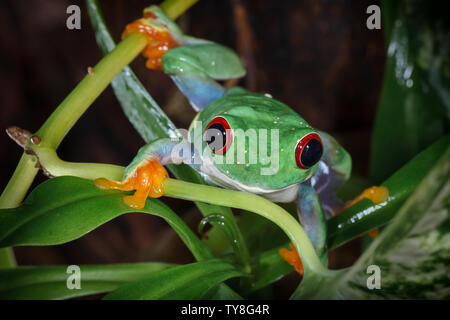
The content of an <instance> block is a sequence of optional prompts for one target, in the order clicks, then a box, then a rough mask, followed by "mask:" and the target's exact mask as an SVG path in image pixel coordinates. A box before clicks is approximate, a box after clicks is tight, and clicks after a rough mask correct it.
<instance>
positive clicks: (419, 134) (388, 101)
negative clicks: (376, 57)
mask: <svg viewBox="0 0 450 320" xmlns="http://www.w3.org/2000/svg"><path fill="white" fill-rule="evenodd" d="M382 12H383V17H384V18H385V19H384V28H383V29H384V30H385V31H386V38H387V40H388V43H387V55H388V58H387V62H386V71H385V78H384V83H383V89H382V93H381V99H380V102H379V106H378V111H377V116H376V120H375V127H374V133H373V137H372V150H371V160H370V177H371V179H372V182H373V183H376V184H377V183H380V182H381V181H383V180H385V179H386V178H387V177H389V176H390V175H391V174H393V173H394V172H395V171H396V170H397V169H398V168H400V167H401V166H403V165H404V164H405V163H406V162H407V161H408V160H410V159H411V158H412V157H414V156H415V155H416V154H418V153H419V152H420V151H422V150H423V149H425V148H426V147H427V146H429V145H430V144H431V143H433V142H434V141H436V140H437V139H439V138H440V137H441V136H442V135H444V134H445V133H448V132H449V127H450V46H449V43H450V40H449V39H450V24H449V23H448V8H447V7H446V3H445V1H443V2H436V1H425V0H401V1H384V2H383V10H382Z"/></svg>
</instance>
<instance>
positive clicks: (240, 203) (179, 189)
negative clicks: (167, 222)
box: [27, 142, 333, 275]
mask: <svg viewBox="0 0 450 320" xmlns="http://www.w3.org/2000/svg"><path fill="white" fill-rule="evenodd" d="M27 147H28V148H30V149H31V150H32V151H33V152H34V153H35V154H36V156H37V157H38V159H39V162H40V164H41V166H42V167H43V168H44V169H45V170H46V171H47V172H48V173H50V174H51V175H52V176H63V175H72V176H77V177H82V178H85V179H92V180H94V179H96V178H100V177H104V178H107V179H112V180H117V179H120V177H122V174H123V170H124V168H123V167H120V166H115V165H108V164H98V163H73V162H66V161H63V160H61V159H59V158H58V156H57V154H56V152H55V151H54V150H53V149H51V148H48V147H45V146H41V145H39V146H36V145H33V144H32V143H31V142H28V144H27ZM164 195H166V196H168V197H173V198H178V199H185V200H191V201H201V202H205V203H212V204H215V205H219V206H227V207H233V208H237V209H243V210H247V211H251V212H254V213H256V214H259V215H261V216H263V217H265V218H267V219H269V220H271V221H272V222H274V223H275V224H277V225H278V226H279V227H280V228H281V229H282V230H283V231H284V232H285V233H286V235H287V236H288V237H289V239H290V240H291V241H292V242H293V243H294V245H295V246H296V248H297V250H298V252H299V254H300V257H301V258H302V262H303V267H304V269H305V274H307V273H309V272H311V273H314V274H316V275H317V274H319V275H330V274H331V273H333V272H332V271H330V270H328V269H327V268H325V267H324V266H323V265H322V263H321V262H320V260H319V257H318V256H317V254H316V252H315V250H314V247H313V245H312V244H311V241H310V240H309V238H308V235H307V234H306V232H305V231H304V230H303V228H302V227H301V225H300V224H299V223H298V221H297V220H295V218H294V217H292V216H291V215H290V214H289V213H288V212H287V211H285V210H284V209H282V208H281V207H279V206H277V205H276V204H274V203H272V202H271V201H269V200H267V199H264V198H262V197H260V196H257V195H255V194H249V193H244V192H239V191H233V190H224V189H221V188H216V187H211V186H206V185H201V184H195V183H189V182H185V181H181V180H174V179H166V180H165V182H164Z"/></svg>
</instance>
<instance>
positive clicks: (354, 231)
mask: <svg viewBox="0 0 450 320" xmlns="http://www.w3.org/2000/svg"><path fill="white" fill-rule="evenodd" d="M449 145H450V134H447V135H446V136H444V137H442V138H441V139H440V140H439V141H437V142H436V143H434V144H433V145H431V146H430V147H429V148H427V149H426V150H424V151H422V152H421V153H420V154H419V155H417V156H416V157H414V159H412V160H411V161H409V162H408V163H407V164H406V165H405V166H403V167H402V168H401V169H400V170H398V171H397V172H396V173H395V174H393V175H392V176H391V177H390V178H389V179H387V180H386V181H385V182H384V183H383V184H382V185H383V186H386V187H387V188H388V189H389V199H388V201H386V202H385V203H383V204H378V205H374V204H373V203H372V202H371V201H370V200H362V201H360V202H358V203H356V204H355V205H353V206H351V207H350V208H348V209H346V210H345V211H343V212H341V213H340V214H338V215H337V216H335V217H333V218H331V219H329V220H328V222H327V223H328V247H329V248H330V249H333V248H336V247H338V246H340V245H342V244H344V243H346V242H348V241H350V240H352V239H354V238H356V237H358V236H360V235H362V234H364V233H366V232H368V231H369V230H372V229H373V228H376V227H380V226H382V225H384V224H386V223H387V222H389V221H390V220H391V219H392V217H393V216H394V215H395V214H396V212H397V211H398V210H399V209H400V207H401V206H402V204H403V203H404V202H405V201H406V199H408V197H409V196H410V195H411V194H412V193H413V192H414V190H415V188H416V187H417V186H418V185H419V184H420V182H421V181H422V180H423V178H424V177H425V176H426V175H427V174H428V173H429V172H430V170H431V169H432V168H433V166H434V165H435V164H436V162H437V161H438V160H439V158H440V157H441V156H442V154H443V153H444V152H445V150H446V149H447V148H448V146H449Z"/></svg>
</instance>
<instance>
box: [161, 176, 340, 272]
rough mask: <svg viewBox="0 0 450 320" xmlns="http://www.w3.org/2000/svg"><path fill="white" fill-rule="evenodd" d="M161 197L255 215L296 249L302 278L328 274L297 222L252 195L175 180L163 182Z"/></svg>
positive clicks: (274, 206) (277, 208)
mask: <svg viewBox="0 0 450 320" xmlns="http://www.w3.org/2000/svg"><path fill="white" fill-rule="evenodd" d="M164 195H165V196H168V197H174V198H178V199H184V200H191V201H202V202H206V203H212V204H215V205H219V206H228V207H233V208H237V209H243V210H247V211H251V212H254V213H256V214H259V215H261V216H263V217H265V218H266V219H269V220H271V221H272V222H273V223H275V224H276V225H278V226H279V227H280V228H281V229H282V230H283V231H284V232H285V233H286V235H287V236H288V237H289V239H290V240H291V241H292V242H293V243H294V245H295V246H296V248H297V250H298V252H299V254H300V257H301V259H302V262H303V267H304V269H305V274H307V273H308V272H313V273H315V274H329V273H331V272H332V271H330V270H328V269H327V268H325V267H324V266H323V265H322V263H321V262H320V260H319V257H318V256H317V254H316V252H315V250H314V247H313V245H312V243H311V241H310V240H309V238H308V235H307V234H306V232H305V231H304V230H303V228H302V227H301V226H300V224H299V223H298V221H297V220H295V218H294V217H292V216H291V215H290V214H289V213H288V212H287V211H285V210H284V209H282V208H281V207H279V206H278V205H276V204H274V203H273V202H271V201H269V200H267V199H265V198H262V197H260V196H258V195H255V194H249V193H245V192H240V191H233V190H225V189H221V188H216V187H211V186H206V185H200V184H195V183H190V182H185V181H181V180H175V179H166V180H165V182H164Z"/></svg>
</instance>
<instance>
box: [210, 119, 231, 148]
mask: <svg viewBox="0 0 450 320" xmlns="http://www.w3.org/2000/svg"><path fill="white" fill-rule="evenodd" d="M220 136H221V137H220ZM216 137H217V138H220V139H216ZM205 142H206V144H207V145H208V146H209V147H210V148H211V150H212V151H214V152H215V151H218V150H220V149H222V148H223V147H224V146H225V144H226V142H227V131H226V130H225V128H224V127H223V125H221V124H220V123H213V124H212V125H210V126H209V127H208V130H206V136H205Z"/></svg>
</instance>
